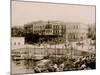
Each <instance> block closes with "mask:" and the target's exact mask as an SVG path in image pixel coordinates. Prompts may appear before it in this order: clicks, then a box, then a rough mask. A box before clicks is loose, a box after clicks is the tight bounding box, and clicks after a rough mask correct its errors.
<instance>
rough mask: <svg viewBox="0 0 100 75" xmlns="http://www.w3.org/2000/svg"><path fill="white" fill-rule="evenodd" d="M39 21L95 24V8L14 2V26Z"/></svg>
mask: <svg viewBox="0 0 100 75" xmlns="http://www.w3.org/2000/svg"><path fill="white" fill-rule="evenodd" d="M37 20H46V21H47V20H61V21H65V22H82V23H95V7H94V6H80V5H67V4H66V5H65V4H64V5H63V4H50V3H34V2H19V1H13V2H12V25H13V26H15V25H21V26H23V25H24V24H26V23H28V22H32V21H37Z"/></svg>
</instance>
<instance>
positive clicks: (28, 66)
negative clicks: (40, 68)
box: [12, 60, 35, 74]
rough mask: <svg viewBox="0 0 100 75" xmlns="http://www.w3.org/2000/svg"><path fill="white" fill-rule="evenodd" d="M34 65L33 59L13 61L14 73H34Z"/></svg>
mask: <svg viewBox="0 0 100 75" xmlns="http://www.w3.org/2000/svg"><path fill="white" fill-rule="evenodd" d="M34 65H35V62H34V61H32V60H20V61H12V74H19V73H34V69H33V68H34Z"/></svg>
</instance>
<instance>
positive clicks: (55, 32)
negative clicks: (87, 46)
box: [24, 21, 88, 41]
mask: <svg viewBox="0 0 100 75" xmlns="http://www.w3.org/2000/svg"><path fill="white" fill-rule="evenodd" d="M24 28H25V32H26V33H28V32H32V33H33V34H38V35H45V36H46V35H47V36H56V39H57V40H63V41H66V40H67V41H77V40H83V39H86V38H87V31H88V30H87V29H88V27H87V25H85V24H82V23H65V22H61V21H36V22H32V23H28V24H25V25H24Z"/></svg>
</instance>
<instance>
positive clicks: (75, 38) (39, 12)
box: [11, 0, 96, 74]
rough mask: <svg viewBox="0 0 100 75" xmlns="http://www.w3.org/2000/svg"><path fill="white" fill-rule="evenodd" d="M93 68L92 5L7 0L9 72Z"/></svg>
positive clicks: (94, 12)
mask: <svg viewBox="0 0 100 75" xmlns="http://www.w3.org/2000/svg"><path fill="white" fill-rule="evenodd" d="M95 69H96V6H95V5H81V4H67V3H50V2H36V1H20V0H12V1H11V74H35V73H50V72H64V71H82V70H95Z"/></svg>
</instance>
